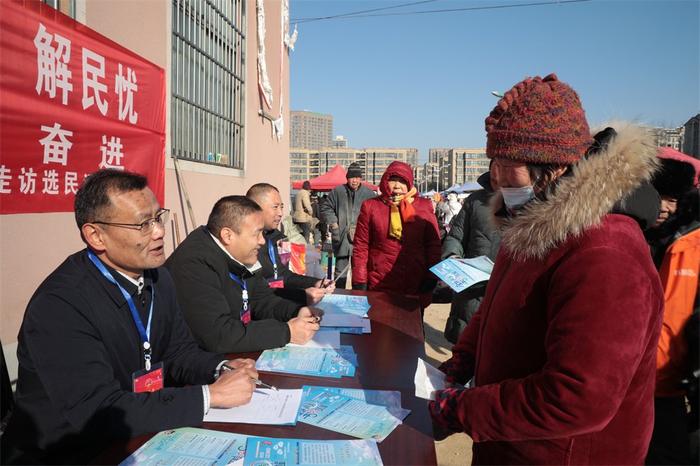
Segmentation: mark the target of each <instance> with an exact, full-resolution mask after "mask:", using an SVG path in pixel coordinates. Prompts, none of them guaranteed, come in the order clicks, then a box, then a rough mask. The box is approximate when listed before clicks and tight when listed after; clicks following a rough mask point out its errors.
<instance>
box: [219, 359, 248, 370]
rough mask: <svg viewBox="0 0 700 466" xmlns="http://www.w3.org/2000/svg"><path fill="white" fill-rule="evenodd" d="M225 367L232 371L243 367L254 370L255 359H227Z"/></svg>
mask: <svg viewBox="0 0 700 466" xmlns="http://www.w3.org/2000/svg"><path fill="white" fill-rule="evenodd" d="M226 365H227V366H228V367H232V368H234V369H243V368H245V367H248V368H250V369H255V359H229V360H228V361H226Z"/></svg>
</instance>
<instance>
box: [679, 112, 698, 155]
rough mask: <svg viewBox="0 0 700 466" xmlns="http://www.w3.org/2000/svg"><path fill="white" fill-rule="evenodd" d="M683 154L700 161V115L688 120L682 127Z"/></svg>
mask: <svg viewBox="0 0 700 466" xmlns="http://www.w3.org/2000/svg"><path fill="white" fill-rule="evenodd" d="M681 152H683V153H684V154H688V155H690V156H691V157H695V158H696V159H700V113H698V114H697V115H695V116H694V117H692V118H690V120H688V121H686V122H685V124H684V125H683V145H682V150H681Z"/></svg>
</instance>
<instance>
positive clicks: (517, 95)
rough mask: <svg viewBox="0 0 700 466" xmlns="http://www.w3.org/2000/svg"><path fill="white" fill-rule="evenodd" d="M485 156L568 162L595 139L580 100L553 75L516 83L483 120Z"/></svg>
mask: <svg viewBox="0 0 700 466" xmlns="http://www.w3.org/2000/svg"><path fill="white" fill-rule="evenodd" d="M486 138H487V142H486V154H487V155H488V157H489V158H506V159H510V160H515V161H518V162H523V163H532V164H547V163H553V164H560V165H571V164H574V163H576V162H578V160H579V159H580V158H581V157H583V154H584V153H585V152H586V149H588V147H589V146H590V145H591V143H592V142H593V139H592V138H591V135H590V129H589V128H588V123H587V122H586V115H585V113H584V111H583V108H582V107H581V101H580V100H579V98H578V95H577V94H576V91H574V90H573V89H572V88H571V87H569V85H568V84H565V83H563V82H561V81H559V79H557V76H556V75H555V74H550V75H549V76H547V77H545V78H544V79H542V78H540V77H539V76H535V77H534V78H527V79H525V80H524V81H521V82H519V83H518V84H516V85H515V86H513V88H512V89H511V90H509V91H508V92H506V93H505V95H504V96H503V98H502V99H501V100H499V101H498V104H497V105H496V107H495V108H494V109H493V110H492V111H491V114H490V115H489V116H488V118H486Z"/></svg>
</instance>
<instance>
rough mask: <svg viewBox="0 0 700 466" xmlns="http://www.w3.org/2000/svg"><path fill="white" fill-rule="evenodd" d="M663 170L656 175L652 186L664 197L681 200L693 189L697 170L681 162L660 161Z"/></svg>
mask: <svg viewBox="0 0 700 466" xmlns="http://www.w3.org/2000/svg"><path fill="white" fill-rule="evenodd" d="M660 160H661V168H660V169H659V171H657V172H656V173H655V174H654V178H652V180H651V184H653V185H654V188H656V190H657V191H658V192H659V194H660V195H662V196H669V197H672V198H674V199H681V198H682V197H683V196H685V194H686V193H687V192H688V191H690V190H691V189H692V188H693V179H694V177H695V169H694V168H693V166H692V165H691V164H689V163H685V162H681V161H680V160H672V159H660Z"/></svg>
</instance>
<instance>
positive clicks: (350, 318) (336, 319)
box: [321, 314, 367, 327]
mask: <svg viewBox="0 0 700 466" xmlns="http://www.w3.org/2000/svg"><path fill="white" fill-rule="evenodd" d="M363 320H367V319H363V318H362V317H360V316H356V315H354V314H325V315H324V316H323V319H321V327H362V321H363Z"/></svg>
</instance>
